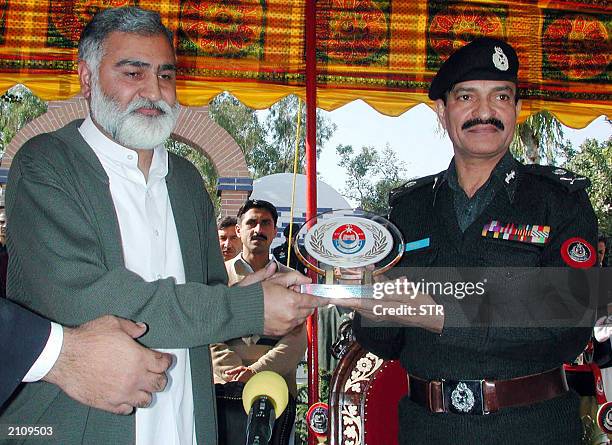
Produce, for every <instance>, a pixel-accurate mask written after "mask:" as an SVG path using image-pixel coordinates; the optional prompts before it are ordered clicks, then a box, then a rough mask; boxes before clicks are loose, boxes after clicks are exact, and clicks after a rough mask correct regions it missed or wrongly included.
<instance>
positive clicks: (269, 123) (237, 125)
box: [209, 94, 336, 178]
mask: <svg viewBox="0 0 612 445" xmlns="http://www.w3.org/2000/svg"><path fill="white" fill-rule="evenodd" d="M305 110H306V107H305V105H304V103H303V102H302V108H301V113H302V127H301V130H300V143H299V164H298V171H299V172H303V170H304V156H305V146H306V126H305V119H306V111H305ZM209 112H210V115H211V117H212V118H213V119H214V120H215V122H217V123H218V124H219V125H221V126H222V127H223V128H224V129H225V130H226V131H227V132H228V133H229V134H230V135H231V136H232V137H233V138H234V139H235V140H236V142H237V143H238V145H239V146H240V148H241V149H242V152H243V153H244V155H245V159H246V162H247V165H248V167H249V170H250V171H251V173H252V174H253V177H255V178H259V177H261V176H266V175H270V174H273V173H285V172H293V157H294V151H295V140H296V135H297V115H298V98H297V97H296V96H287V97H285V98H284V99H282V100H280V101H278V102H277V103H275V104H274V105H272V106H271V107H270V108H269V109H268V110H267V112H265V113H257V112H256V111H255V110H253V109H251V108H249V107H247V106H246V105H243V104H242V103H240V101H238V100H237V99H236V98H234V97H233V96H231V95H229V94H222V95H219V96H217V98H215V100H214V101H213V102H211V104H210V108H209ZM335 130H336V125H335V124H334V123H332V122H331V121H330V120H329V119H327V118H325V117H324V116H323V115H321V114H319V113H317V157H318V155H319V153H320V150H321V147H322V146H323V145H324V144H325V142H327V141H328V140H329V139H330V138H331V137H332V135H333V133H334V131H335Z"/></svg>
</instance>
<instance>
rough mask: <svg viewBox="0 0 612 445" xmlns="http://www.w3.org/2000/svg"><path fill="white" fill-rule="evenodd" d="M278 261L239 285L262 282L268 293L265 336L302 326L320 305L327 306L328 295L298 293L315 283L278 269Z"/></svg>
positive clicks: (265, 301) (277, 334)
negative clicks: (326, 296)
mask: <svg viewBox="0 0 612 445" xmlns="http://www.w3.org/2000/svg"><path fill="white" fill-rule="evenodd" d="M275 271H276V265H275V264H274V263H272V264H270V265H268V266H267V267H266V268H265V269H262V270H258V271H257V272H255V273H253V274H251V275H247V276H246V277H244V279H243V280H242V281H240V282H239V283H237V284H238V286H248V285H250V284H254V283H258V282H261V287H262V288H263V292H264V332H263V333H264V335H274V336H281V335H285V334H286V333H287V332H289V331H291V330H292V329H294V328H295V327H297V326H299V325H301V324H302V323H304V322H305V321H306V319H307V318H308V317H309V316H310V314H312V313H313V311H314V309H315V308H316V307H318V306H325V305H327V304H329V301H328V300H327V299H325V298H320V297H315V296H313V295H309V294H301V293H298V292H295V291H296V290H299V287H300V285H302V284H308V283H310V282H311V280H310V278H308V277H306V276H304V275H302V274H301V273H299V272H296V271H291V272H275Z"/></svg>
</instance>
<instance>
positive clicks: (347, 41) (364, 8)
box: [327, 0, 388, 64]
mask: <svg viewBox="0 0 612 445" xmlns="http://www.w3.org/2000/svg"><path fill="white" fill-rule="evenodd" d="M329 13H330V14H329V25H328V26H329V36H327V56H328V57H329V58H330V59H332V60H336V61H340V62H342V63H348V64H350V63H358V62H363V61H366V60H367V59H368V58H370V57H372V56H374V55H376V53H377V52H379V51H380V50H381V49H383V47H384V46H385V45H388V37H387V36H388V24H387V19H386V17H385V14H384V13H383V11H381V9H380V8H379V7H378V5H377V4H376V3H375V2H374V1H370V0H332V2H331V7H330V11H329Z"/></svg>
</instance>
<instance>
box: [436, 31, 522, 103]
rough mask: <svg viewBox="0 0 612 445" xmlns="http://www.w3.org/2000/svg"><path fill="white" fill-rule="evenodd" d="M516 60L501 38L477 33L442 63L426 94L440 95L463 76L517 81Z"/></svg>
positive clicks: (467, 78)
mask: <svg viewBox="0 0 612 445" xmlns="http://www.w3.org/2000/svg"><path fill="white" fill-rule="evenodd" d="M518 68H519V61H518V57H517V55H516V52H515V51H514V48H512V47H511V46H510V45H509V44H507V43H506V42H504V41H503V40H499V39H493V38H490V37H480V38H478V39H474V40H472V41H471V42H470V43H468V44H467V45H465V46H464V47H462V48H460V49H458V50H457V51H455V52H454V53H453V54H451V56H450V57H449V58H448V59H447V60H446V62H444V63H443V64H442V66H441V67H440V70H438V73H437V74H436V76H435V77H434V78H433V80H432V81H431V85H430V86H429V98H430V99H431V100H436V99H441V98H442V97H443V96H444V93H445V92H447V91H449V90H450V89H451V88H452V87H453V86H454V85H455V84H457V83H459V82H465V81H466V80H509V81H511V82H515V83H516V82H517V73H518Z"/></svg>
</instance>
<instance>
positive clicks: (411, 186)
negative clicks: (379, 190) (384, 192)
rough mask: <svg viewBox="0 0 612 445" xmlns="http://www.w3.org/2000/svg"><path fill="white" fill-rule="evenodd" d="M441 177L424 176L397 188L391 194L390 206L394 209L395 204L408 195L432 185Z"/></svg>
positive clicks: (438, 174) (436, 175)
mask: <svg viewBox="0 0 612 445" xmlns="http://www.w3.org/2000/svg"><path fill="white" fill-rule="evenodd" d="M439 176H440V173H437V174H435V175H429V176H423V177H422V178H417V179H411V180H410V181H408V182H406V183H405V184H403V185H400V186H399V187H397V188H394V189H393V190H391V191H390V192H389V205H390V206H391V207H393V206H394V205H395V203H396V202H397V201H398V200H399V199H400V198H401V197H402V196H406V195H407V194H408V193H410V192H412V191H413V190H416V189H418V188H421V187H423V186H425V185H427V184H432V183H433V182H434V181H435V180H436V178H437V177H439Z"/></svg>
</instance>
